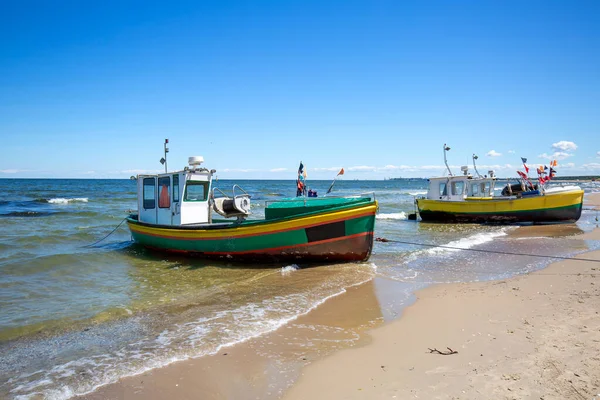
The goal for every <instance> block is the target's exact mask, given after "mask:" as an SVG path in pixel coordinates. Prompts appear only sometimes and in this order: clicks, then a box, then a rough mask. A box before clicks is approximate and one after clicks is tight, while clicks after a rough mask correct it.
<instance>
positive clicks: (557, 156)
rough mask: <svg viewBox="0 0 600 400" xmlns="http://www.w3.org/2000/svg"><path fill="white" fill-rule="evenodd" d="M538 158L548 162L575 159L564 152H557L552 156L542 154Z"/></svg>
mask: <svg viewBox="0 0 600 400" xmlns="http://www.w3.org/2000/svg"><path fill="white" fill-rule="evenodd" d="M538 157H539V158H545V159H547V160H564V159H565V158H568V157H573V154H569V153H565V152H564V151H555V152H554V153H552V154H546V153H542V154H540V155H539V156H538Z"/></svg>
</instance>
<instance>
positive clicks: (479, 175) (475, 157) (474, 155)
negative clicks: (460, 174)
mask: <svg viewBox="0 0 600 400" xmlns="http://www.w3.org/2000/svg"><path fill="white" fill-rule="evenodd" d="M478 158H479V157H477V155H476V154H475V153H473V168H474V169H475V173H476V174H477V177H479V178H481V174H480V173H479V171H477V166H476V165H475V160H477V159H478Z"/></svg>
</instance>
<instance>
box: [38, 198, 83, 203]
mask: <svg viewBox="0 0 600 400" xmlns="http://www.w3.org/2000/svg"><path fill="white" fill-rule="evenodd" d="M87 202H88V198H87V197H76V198H73V199H65V198H60V197H59V198H56V199H50V200H48V203H50V204H69V203H87Z"/></svg>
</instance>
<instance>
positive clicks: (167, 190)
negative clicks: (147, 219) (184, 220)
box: [156, 174, 181, 225]
mask: <svg viewBox="0 0 600 400" xmlns="http://www.w3.org/2000/svg"><path fill="white" fill-rule="evenodd" d="M157 193H158V208H157V212H156V220H157V221H156V222H157V223H158V224H160V225H179V223H180V221H181V208H180V203H179V198H180V193H179V175H178V174H169V175H162V176H160V175H159V177H158V187H157Z"/></svg>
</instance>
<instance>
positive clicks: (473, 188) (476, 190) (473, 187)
mask: <svg viewBox="0 0 600 400" xmlns="http://www.w3.org/2000/svg"><path fill="white" fill-rule="evenodd" d="M478 194H479V185H477V184H476V183H474V184H472V185H471V196H477V195H478Z"/></svg>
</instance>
